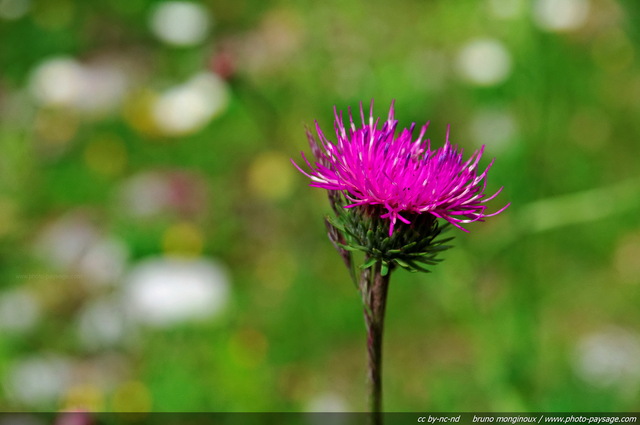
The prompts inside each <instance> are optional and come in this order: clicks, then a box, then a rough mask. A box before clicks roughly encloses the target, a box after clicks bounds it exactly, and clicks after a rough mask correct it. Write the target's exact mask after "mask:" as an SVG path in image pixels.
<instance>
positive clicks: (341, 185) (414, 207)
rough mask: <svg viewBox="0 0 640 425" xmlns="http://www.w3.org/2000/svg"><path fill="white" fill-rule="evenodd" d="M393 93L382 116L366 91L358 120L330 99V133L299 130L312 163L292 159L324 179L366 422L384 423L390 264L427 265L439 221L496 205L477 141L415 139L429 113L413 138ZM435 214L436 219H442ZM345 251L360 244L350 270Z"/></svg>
mask: <svg viewBox="0 0 640 425" xmlns="http://www.w3.org/2000/svg"><path fill="white" fill-rule="evenodd" d="M393 106H394V105H393V103H392V104H391V108H390V110H389V115H388V117H387V120H386V121H384V122H383V123H381V122H380V119H376V120H375V121H374V118H373V101H372V102H371V107H370V109H369V119H368V120H367V119H366V118H365V115H364V111H363V108H362V104H360V116H361V118H362V126H361V127H356V124H355V123H354V121H353V115H352V114H351V110H349V127H348V128H346V127H345V124H344V120H343V118H342V113H340V114H338V111H337V110H336V109H335V108H334V114H335V131H336V138H337V141H336V142H335V143H334V142H331V141H329V140H328V139H327V138H326V137H325V135H324V134H323V132H322V130H321V129H320V126H319V125H318V123H317V122H316V132H317V135H318V138H317V139H316V138H315V137H314V136H313V135H312V134H311V132H309V131H307V137H308V139H309V144H310V146H311V151H312V152H313V155H314V157H315V159H316V162H315V163H314V164H311V162H310V161H309V160H308V159H307V158H306V157H305V155H304V153H302V158H303V160H304V162H305V163H306V164H307V167H308V168H309V171H305V170H303V169H302V168H301V167H299V166H298V165H297V164H296V163H295V162H294V161H293V160H292V162H293V164H294V165H295V166H296V168H297V169H298V170H299V171H300V172H301V173H303V174H304V175H306V176H307V177H309V179H311V184H310V185H311V186H314V187H319V188H322V189H326V190H327V191H328V192H329V201H330V203H331V206H332V208H333V212H334V216H333V217H326V218H325V224H326V226H327V230H328V236H329V239H330V240H331V242H332V243H333V245H334V247H335V248H336V249H337V251H338V253H339V254H340V256H341V257H342V259H343V261H344V263H345V265H346V266H347V268H348V269H349V270H350V272H351V277H352V279H353V281H354V282H355V283H356V285H357V287H358V290H359V291H360V295H361V296H362V302H363V305H364V317H365V324H366V327H367V352H368V358H369V365H368V370H369V384H370V388H369V389H370V400H371V412H372V423H373V424H374V425H382V416H381V414H380V412H381V411H382V372H381V370H382V336H383V323H384V314H385V306H386V299H387V289H388V286H389V279H390V272H391V271H392V270H393V268H394V267H395V266H400V267H402V268H405V269H407V270H411V271H428V270H427V269H426V268H425V265H427V266H430V265H434V264H436V263H437V262H439V261H440V260H439V259H438V258H436V256H437V255H438V254H440V253H441V252H442V251H444V250H446V249H448V248H450V246H449V245H445V243H446V242H448V241H449V240H451V239H453V238H445V239H440V238H439V236H440V234H441V233H442V230H443V229H445V228H446V223H450V224H451V225H453V226H455V227H458V228H460V229H462V230H464V231H466V229H464V227H462V225H463V224H466V223H471V222H474V221H483V220H484V218H485V217H490V216H493V215H496V214H499V213H500V212H502V211H503V210H504V209H505V208H507V207H508V206H509V204H507V205H506V206H504V207H503V208H502V209H500V210H498V211H496V212H494V213H489V214H487V213H486V206H485V205H484V204H485V203H486V202H487V201H489V200H491V199H493V198H495V197H496V196H497V195H498V193H500V191H501V190H502V189H499V190H498V191H497V192H496V193H494V194H493V195H490V196H487V195H485V193H484V191H485V188H486V176H487V173H488V171H489V169H490V168H491V165H492V164H493V161H492V162H491V164H489V166H488V167H487V168H486V169H485V170H484V171H483V172H482V173H478V171H477V167H478V163H479V162H480V158H481V157H482V153H483V151H484V146H483V147H482V148H481V149H480V150H478V151H476V152H474V153H473V154H472V155H471V157H470V158H469V159H468V160H467V161H464V162H463V155H462V154H463V152H462V150H459V149H458V147H457V146H455V145H452V144H451V143H450V141H449V128H447V137H446V141H445V144H444V146H443V147H441V148H439V149H435V150H434V149H432V148H431V142H430V140H429V139H427V140H423V138H424V135H425V133H426V131H427V127H428V126H429V123H428V122H427V124H425V125H424V126H423V127H422V129H421V130H420V134H419V135H418V138H417V139H415V140H414V139H413V131H414V128H415V124H412V125H411V127H409V128H408V129H406V128H405V129H403V130H402V131H400V132H399V133H398V134H397V135H396V129H397V126H398V121H396V120H395V119H394V109H393ZM438 219H443V220H444V221H445V225H444V226H443V225H442V224H440V221H442V220H438ZM352 251H362V252H363V253H364V260H363V262H362V264H361V265H360V266H359V268H360V272H359V273H357V272H356V267H355V266H356V264H355V258H354V257H353V256H352Z"/></svg>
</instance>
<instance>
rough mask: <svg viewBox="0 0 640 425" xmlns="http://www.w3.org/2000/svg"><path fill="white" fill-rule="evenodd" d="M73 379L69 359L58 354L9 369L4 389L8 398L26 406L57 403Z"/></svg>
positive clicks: (39, 357)
mask: <svg viewBox="0 0 640 425" xmlns="http://www.w3.org/2000/svg"><path fill="white" fill-rule="evenodd" d="M70 379H71V363H70V361H69V360H67V359H65V358H62V357H58V356H55V355H44V356H38V357H29V358H26V359H23V360H20V361H19V362H17V363H16V364H14V365H12V366H11V367H9V369H8V372H7V374H6V377H5V381H4V386H5V390H6V394H7V396H8V398H10V399H12V400H15V401H17V402H19V403H22V404H24V405H26V406H32V407H40V408H42V407H44V406H46V405H48V404H51V403H54V402H56V401H57V400H58V399H59V398H60V396H61V395H62V394H63V393H64V391H65V389H66V388H67V386H68V385H69V382H70Z"/></svg>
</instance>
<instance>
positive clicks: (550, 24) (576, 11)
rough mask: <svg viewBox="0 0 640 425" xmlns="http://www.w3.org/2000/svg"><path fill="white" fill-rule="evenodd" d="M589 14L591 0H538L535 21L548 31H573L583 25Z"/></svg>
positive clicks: (534, 10)
mask: <svg viewBox="0 0 640 425" xmlns="http://www.w3.org/2000/svg"><path fill="white" fill-rule="evenodd" d="M588 15H589V0H537V1H536V2H535V4H534V8H533V18H534V21H535V23H536V24H537V25H538V27H540V28H541V29H543V30H546V31H571V30H574V29H577V28H579V27H581V26H582V25H583V24H584V23H585V21H586V20H587V17H588Z"/></svg>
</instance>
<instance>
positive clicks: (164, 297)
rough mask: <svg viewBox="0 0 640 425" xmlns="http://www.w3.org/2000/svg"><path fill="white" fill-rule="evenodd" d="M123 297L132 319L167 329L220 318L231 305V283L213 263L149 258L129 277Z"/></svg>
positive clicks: (126, 280) (223, 271)
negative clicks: (191, 322)
mask: <svg viewBox="0 0 640 425" xmlns="http://www.w3.org/2000/svg"><path fill="white" fill-rule="evenodd" d="M124 294H125V300H126V302H127V304H128V305H127V308H128V311H129V313H130V314H131V315H132V317H133V318H135V319H137V320H138V321H140V322H143V323H146V324H149V325H151V326H157V327H166V326H171V325H173V324H175V323H180V322H185V321H192V320H203V319H207V318H210V317H214V316H216V315H219V314H220V313H221V312H222V310H223V309H224V307H225V306H226V305H227V303H228V301H229V280H228V277H227V274H226V272H225V270H224V269H223V267H222V266H221V265H220V264H218V263H217V262H215V261H213V260H209V259H205V258H199V259H186V258H185V259H181V258H165V257H160V258H150V259H147V260H144V261H141V262H140V263H138V264H137V265H136V266H135V267H134V268H133V270H131V272H130V273H129V274H128V276H127V278H126V279H125V288H124Z"/></svg>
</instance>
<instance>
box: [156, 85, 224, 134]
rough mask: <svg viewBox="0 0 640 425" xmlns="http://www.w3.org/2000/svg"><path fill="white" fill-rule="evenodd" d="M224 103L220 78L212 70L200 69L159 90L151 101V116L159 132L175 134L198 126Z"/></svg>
mask: <svg viewBox="0 0 640 425" xmlns="http://www.w3.org/2000/svg"><path fill="white" fill-rule="evenodd" d="M228 103H229V92H228V88H227V84H226V83H225V82H224V80H222V79H221V78H220V77H219V76H218V75H216V74H214V73H209V72H203V73H201V74H198V75H196V76H195V77H193V78H191V79H190V80H189V81H187V82H186V83H185V84H182V85H179V86H176V87H173V88H170V89H168V90H167V91H165V92H164V93H162V94H161V95H160V97H159V98H158V99H157V100H156V102H155V104H154V105H153V109H152V116H153V119H154V122H155V124H156V126H157V127H158V128H159V129H160V130H161V131H162V132H163V133H165V134H166V135H170V136H179V135H183V134H189V133H193V132H196V131H198V130H200V129H202V128H203V127H204V126H205V125H207V124H208V123H209V121H210V120H211V119H212V118H213V117H215V116H216V115H218V114H220V113H221V112H222V111H224V110H225V109H226V107H227V105H228Z"/></svg>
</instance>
